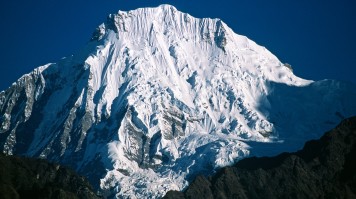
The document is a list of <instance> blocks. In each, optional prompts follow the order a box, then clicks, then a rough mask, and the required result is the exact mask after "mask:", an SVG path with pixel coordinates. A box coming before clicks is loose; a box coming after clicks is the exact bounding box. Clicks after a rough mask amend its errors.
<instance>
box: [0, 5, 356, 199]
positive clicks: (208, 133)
mask: <svg viewBox="0 0 356 199" xmlns="http://www.w3.org/2000/svg"><path fill="white" fill-rule="evenodd" d="M355 101H356V88H355V86H354V85H353V84H351V83H346V82H339V81H335V80H322V81H311V80H305V79H302V78H299V77H297V76H295V75H294V74H293V72H292V70H291V69H290V67H289V65H287V64H283V63H282V62H281V61H279V60H278V58H277V57H276V56H274V55H273V54H272V53H271V52H269V51H268V50H267V49H266V48H265V47H263V46H260V45H258V44H256V43H255V42H253V41H252V40H250V39H248V38H247V37H245V36H242V35H238V34H236V33H234V32H233V30H231V29H230V28H229V27H228V26H227V25H226V24H225V23H224V22H223V21H221V20H220V19H210V18H201V19H199V18H195V17H193V16H191V15H189V14H187V13H182V12H180V11H178V10H177V9H176V8H175V7H173V6H170V5H161V6H158V7H155V8H140V9H137V10H132V11H119V12H118V13H116V14H111V15H109V16H108V18H107V21H106V22H105V23H103V24H101V25H100V26H99V27H98V28H97V29H96V30H95V32H94V33H93V36H92V38H91V40H90V41H89V42H88V43H87V44H86V46H84V47H83V48H82V49H81V50H79V51H78V52H77V53H75V54H74V55H71V56H68V57H65V58H62V59H61V60H59V61H58V62H57V63H49V64H47V65H44V66H41V67H38V68H36V69H34V70H33V71H32V72H31V73H29V74H26V75H24V76H23V77H21V78H20V79H19V80H18V81H17V82H15V83H13V84H12V86H11V87H10V88H9V89H7V90H5V91H2V92H1V93H0V113H1V114H0V124H1V127H0V149H1V150H2V151H3V152H4V153H6V154H9V155H11V154H17V155H24V156H31V157H40V158H46V159H48V160H50V161H54V162H58V163H61V164H64V165H68V166H70V167H72V168H74V169H75V170H76V171H78V172H79V173H80V174H83V175H85V176H87V177H88V178H89V180H90V181H91V182H92V183H93V185H94V187H96V188H97V189H98V190H100V192H101V194H102V195H103V196H104V197H106V198H115V197H116V198H159V197H161V196H163V195H164V194H165V193H166V192H167V191H169V190H182V189H184V188H185V187H186V186H187V185H188V183H189V181H190V180H192V179H193V178H194V177H195V176H197V175H201V174H203V175H208V174H212V173H213V172H214V171H215V170H216V169H218V168H220V167H223V166H227V165H231V164H233V163H235V162H236V161H238V160H240V159H242V158H244V157H247V156H251V155H257V156H261V155H275V154H277V153H280V152H283V151H293V150H297V149H300V148H301V147H302V146H303V144H304V142H305V141H307V140H310V139H316V138H319V137H320V136H321V135H322V133H324V132H325V131H326V130H329V129H331V128H333V127H334V126H335V125H336V124H337V123H338V122H340V121H341V120H342V119H343V118H346V117H350V116H352V115H355V114H356V103H355Z"/></svg>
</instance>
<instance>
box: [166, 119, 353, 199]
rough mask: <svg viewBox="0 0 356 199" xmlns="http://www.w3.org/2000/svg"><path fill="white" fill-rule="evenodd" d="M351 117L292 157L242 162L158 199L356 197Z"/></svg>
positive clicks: (198, 179) (200, 177)
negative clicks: (181, 190) (182, 190)
mask: <svg viewBox="0 0 356 199" xmlns="http://www.w3.org/2000/svg"><path fill="white" fill-rule="evenodd" d="M355 169H356V117H352V118H349V119H346V120H344V121H343V122H341V124H339V125H338V126H337V127H336V128H335V129H333V130H331V131H329V132H327V133H326V134H325V135H324V136H322V137H321V138H320V140H313V141H309V142H307V143H306V144H305V146H304V148H303V149H302V150H300V151H298V152H295V153H283V154H280V155H278V156H275V157H262V158H256V157H252V158H247V159H244V160H241V161H240V162H238V163H237V164H236V165H234V166H232V167H226V168H223V169H221V170H220V171H219V172H217V173H216V174H215V175H214V176H211V177H204V176H199V177H197V178H196V179H195V180H194V181H193V182H192V183H191V185H190V186H189V187H188V188H187V189H186V190H185V191H184V192H177V191H170V192H168V193H167V195H166V196H165V197H164V198H169V199H173V198H195V199H199V198H202V199H210V198H356V170H355Z"/></svg>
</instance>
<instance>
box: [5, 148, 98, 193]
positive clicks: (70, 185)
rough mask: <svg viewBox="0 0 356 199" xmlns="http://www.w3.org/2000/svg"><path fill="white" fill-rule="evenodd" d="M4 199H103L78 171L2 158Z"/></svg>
mask: <svg viewBox="0 0 356 199" xmlns="http://www.w3.org/2000/svg"><path fill="white" fill-rule="evenodd" d="M0 198H2V199H16V198H38V199H40V198H43V199H44V198H46V199H47V198H51V199H52V198H53V199H55V198H58V199H59V198H60V199H63V198H70V199H76V198H78V199H79V198H81V199H99V197H98V196H97V195H96V194H95V193H94V191H93V188H92V187H91V185H90V184H89V182H88V181H87V180H86V179H85V178H84V177H82V176H79V175H77V174H76V173H75V172H74V171H72V170H70V169H68V168H65V167H63V166H59V165H55V164H51V163H48V162H47V161H45V160H41V159H30V158H24V157H15V156H5V155H3V154H0Z"/></svg>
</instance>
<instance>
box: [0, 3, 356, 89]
mask: <svg viewBox="0 0 356 199" xmlns="http://www.w3.org/2000/svg"><path fill="white" fill-rule="evenodd" d="M163 3H166V4H171V5H174V6H175V7H176V8H177V9H178V10H180V11H182V12H187V13H189V14H191V15H193V16H195V17H200V18H201V17H210V18H221V19H222V20H223V21H224V22H225V23H226V24H227V25H228V26H230V27H231V28H232V29H233V30H234V31H235V32H236V33H238V34H242V35H246V36H247V37H249V38H250V39H252V40H254V41H256V42H257V43H258V44H260V45H262V46H265V47H266V48H267V49H269V50H270V51H271V52H272V53H273V54H275V55H276V56H277V57H278V58H279V59H280V60H281V61H282V62H288V63H290V64H291V65H292V67H293V68H294V73H295V74H296V75H298V76H300V77H302V78H306V79H313V80H320V79H326V78H327V79H338V80H346V81H351V82H354V83H356V78H355V75H356V64H355V61H356V1H355V0H327V1H323V0H298V1H294V0H293V1H292V0H291V1H286V0H270V1H266V0H254V1H251V0H230V1H226V0H216V1H209V0H204V1H202V0H176V1H159V0H101V1H99V0H31V1H27V0H22V1H19V0H12V1H9V0H7V1H5V0H3V1H1V2H0V27H1V29H0V44H1V45H0V61H1V62H0V67H1V70H0V90H3V89H6V88H7V87H8V86H10V85H11V83H12V82H14V81H16V80H17V79H18V78H19V77H20V76H21V75H23V74H25V73H28V72H30V71H31V70H33V69H34V68H35V67H37V66H40V65H44V64H46V63H49V62H56V61H57V60H59V59H60V58H62V57H65V56H68V55H71V54H73V53H75V52H76V51H77V50H78V49H80V48H81V47H83V46H84V44H85V43H86V42H87V41H89V39H90V37H91V34H92V32H93V31H94V29H95V28H96V27H97V26H98V25H99V24H100V23H102V22H104V21H105V19H106V16H107V15H108V14H110V13H116V12H117V11H118V10H131V9H136V8H139V7H146V6H150V7H152V6H157V5H160V4H163Z"/></svg>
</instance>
